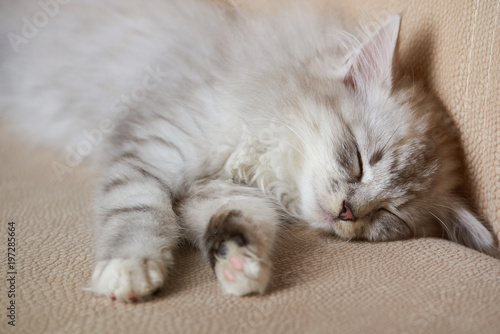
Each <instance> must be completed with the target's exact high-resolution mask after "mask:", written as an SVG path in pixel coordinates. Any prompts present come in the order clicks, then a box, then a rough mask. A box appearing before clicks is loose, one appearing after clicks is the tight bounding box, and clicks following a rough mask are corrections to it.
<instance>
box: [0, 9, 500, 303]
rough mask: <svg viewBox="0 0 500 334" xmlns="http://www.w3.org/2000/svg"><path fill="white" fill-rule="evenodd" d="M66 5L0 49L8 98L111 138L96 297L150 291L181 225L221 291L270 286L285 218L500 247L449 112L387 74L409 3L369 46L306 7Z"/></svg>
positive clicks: (66, 134) (54, 129)
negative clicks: (476, 205)
mask: <svg viewBox="0 0 500 334" xmlns="http://www.w3.org/2000/svg"><path fill="white" fill-rule="evenodd" d="M65 6H66V7H64V8H63V5H60V9H59V10H60V12H58V14H57V16H54V18H53V21H50V22H49V23H48V24H47V26H45V27H44V28H43V29H44V30H43V31H41V29H42V28H40V32H39V35H38V36H35V37H33V39H31V40H29V43H24V44H22V43H21V44H20V43H19V42H17V44H15V43H16V42H15V41H16V40H14V42H12V39H11V40H10V42H11V46H12V47H14V46H16V45H17V47H18V50H17V51H19V52H18V55H16V56H9V55H8V52H6V48H4V49H3V50H4V51H3V56H2V57H3V67H2V76H4V79H5V80H2V83H1V84H0V85H1V86H2V91H3V92H4V94H3V96H2V109H3V112H4V114H5V115H6V117H8V118H11V119H14V120H16V119H17V122H18V123H19V125H20V126H24V127H25V129H27V130H28V131H30V132H31V133H35V134H37V135H38V136H39V137H40V138H45V139H46V140H49V141H50V140H52V141H61V138H64V140H66V141H65V144H64V145H63V146H65V147H66V150H68V151H70V150H73V151H75V152H77V151H78V152H80V154H81V155H85V154H89V152H88V151H92V147H91V149H90V150H89V149H88V148H87V151H84V150H83V148H82V147H83V145H81V143H84V141H82V138H83V137H81V135H82V134H83V136H85V137H86V138H87V141H86V143H87V144H88V143H91V144H94V145H95V146H96V148H99V149H100V151H101V154H100V156H101V158H100V163H99V166H101V167H100V168H102V171H103V176H102V179H101V182H100V190H99V194H98V196H97V200H96V219H97V232H96V239H97V255H96V259H97V264H96V266H95V269H94V272H93V275H92V279H91V290H92V291H93V292H95V293H97V294H100V295H104V296H108V297H110V298H112V299H118V300H121V301H135V300H138V299H144V298H146V297H148V296H149V295H151V294H152V293H153V292H155V290H157V289H159V288H161V287H162V286H163V285H164V284H165V281H166V280H167V279H168V275H169V271H170V270H171V265H172V263H173V261H174V259H173V256H172V251H173V249H174V248H175V247H176V245H177V244H178V242H179V240H180V239H181V238H184V239H187V240H189V241H190V242H192V243H193V244H194V245H196V246H197V247H198V248H199V249H200V251H201V252H202V253H203V255H204V256H205V257H206V258H207V259H208V261H209V262H210V264H211V265H212V267H213V268H214V270H215V274H216V276H217V279H218V281H219V283H220V285H221V287H222V290H223V291H224V292H226V293H229V294H234V295H246V294H249V293H263V292H264V291H265V289H266V286H267V285H268V282H269V280H270V277H271V268H272V263H271V259H270V255H271V252H272V250H273V244H274V241H275V239H276V235H277V233H278V229H279V225H280V221H281V220H282V219H292V220H303V221H306V222H308V223H309V225H310V226H311V227H313V228H317V229H321V230H324V231H326V232H329V233H331V234H333V235H337V236H339V237H340V238H343V239H346V240H351V239H364V240H369V241H389V240H399V239H407V238H413V237H430V236H437V237H445V238H448V239H450V240H453V241H456V242H459V243H461V244H463V245H465V246H467V247H471V248H473V249H476V250H478V251H481V252H484V253H487V254H490V255H494V254H496V245H495V240H494V238H493V236H492V234H491V233H490V232H489V231H488V229H487V228H486V227H485V226H484V225H483V224H482V223H481V222H480V221H479V220H478V219H477V218H476V217H475V216H474V215H473V214H472V213H471V211H470V210H469V208H468V206H467V204H466V201H465V199H463V198H462V195H461V194H462V193H463V191H462V187H463V177H462V176H463V167H462V165H461V162H460V159H459V156H460V153H459V152H460V148H459V143H458V137H457V134H456V133H455V131H454V130H453V129H454V127H453V124H452V121H451V120H450V119H448V118H447V117H446V116H445V113H444V111H443V110H441V108H440V107H439V105H438V104H437V103H435V101H434V100H433V98H432V97H430V96H429V94H428V93H426V92H425V91H424V90H422V88H421V86H420V85H419V84H415V83H413V82H407V83H404V82H402V81H401V80H399V81H398V82H397V83H395V82H394V80H393V76H392V62H393V53H394V50H395V45H396V40H397V36H398V30H399V24H400V18H399V16H391V17H390V18H389V19H388V20H387V21H386V22H385V23H383V24H382V25H381V26H380V28H378V29H377V30H376V31H374V32H372V33H370V34H366V36H365V38H364V39H362V40H361V42H359V41H358V39H356V38H354V37H352V35H350V34H349V33H348V32H347V31H346V30H344V29H343V28H342V27H341V25H340V23H339V20H338V18H337V17H336V16H335V15H334V14H332V13H331V12H327V11H324V10H322V11H320V10H318V9H315V8H313V7H312V6H308V5H307V4H300V5H299V4H297V5H296V6H291V9H289V10H288V11H275V12H271V13H267V14H264V13H261V14H260V15H255V14H250V13H243V12H238V11H227V12H226V11H223V10H222V9H220V8H218V7H216V6H213V5H211V4H209V3H206V2H202V1H199V0H184V1H180V0H179V1H168V2H165V1H160V0H151V1H148V2H147V3H145V4H144V5H142V4H141V7H137V6H136V5H135V4H134V3H133V2H132V1H118V0H107V1H97V0H94V1H87V2H86V3H85V4H67V5H65ZM10 16H12V15H10ZM12 36H13V35H11V37H12ZM348 45H351V46H352V47H346V46H348ZM9 51H10V50H9ZM28 113H29V115H30V116H29V117H28V116H27V115H28ZM28 118H29V119H28ZM29 120H31V123H29V122H28V121H29ZM103 124H105V126H103ZM111 127H113V130H112V133H110V134H106V132H108V130H109V131H111ZM89 129H90V130H89ZM75 133H76V134H77V135H74V134H75ZM78 134H79V135H78ZM103 137H105V138H104V142H103V143H102V144H100V140H101V139H102V138H103ZM78 143H80V145H79V144H78ZM75 145H76V146H75ZM87 146H88V145H87ZM72 147H73V148H72ZM85 152H87V153H85Z"/></svg>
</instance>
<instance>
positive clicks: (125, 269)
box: [90, 258, 166, 302]
mask: <svg viewBox="0 0 500 334" xmlns="http://www.w3.org/2000/svg"><path fill="white" fill-rule="evenodd" d="M165 271H166V270H165V268H164V266H162V263H161V262H160V261H155V260H151V259H144V258H143V259H112V260H105V261H99V262H97V264H96V266H95V269H94V272H93V274H92V280H91V285H90V290H91V291H93V292H94V293H96V294H98V295H103V296H107V297H109V298H111V299H112V300H119V301H124V302H135V301H139V300H142V299H145V298H146V297H148V296H150V295H151V294H153V293H154V292H156V291H157V290H158V289H159V288H161V287H162V286H163V282H164V280H165Z"/></svg>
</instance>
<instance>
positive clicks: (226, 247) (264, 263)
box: [214, 237, 271, 296]
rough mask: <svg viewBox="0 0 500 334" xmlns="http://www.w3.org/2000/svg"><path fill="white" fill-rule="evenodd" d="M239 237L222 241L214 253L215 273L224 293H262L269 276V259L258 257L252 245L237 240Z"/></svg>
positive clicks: (238, 294)
mask: <svg viewBox="0 0 500 334" xmlns="http://www.w3.org/2000/svg"><path fill="white" fill-rule="evenodd" d="M239 240H240V239H239V237H236V238H232V239H229V240H226V241H224V242H223V243H222V244H221V245H220V247H219V251H218V253H217V254H216V255H215V259H216V262H215V268H214V269H215V274H216V276H217V279H218V280H219V283H220V285H221V287H222V290H223V291H224V292H225V293H228V294H232V295H236V296H243V295H248V294H251V293H260V294H262V293H264V291H265V289H266V287H267V284H268V283H269V279H270V277H271V266H270V263H269V260H266V259H262V258H259V257H258V256H257V255H256V254H255V252H254V251H252V250H251V248H252V247H249V246H248V245H243V244H242V243H241V242H238V241H239Z"/></svg>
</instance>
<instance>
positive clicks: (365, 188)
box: [293, 17, 498, 255]
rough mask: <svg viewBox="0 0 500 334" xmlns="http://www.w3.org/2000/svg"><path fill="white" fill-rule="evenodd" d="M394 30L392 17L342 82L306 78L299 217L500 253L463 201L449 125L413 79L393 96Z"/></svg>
mask: <svg viewBox="0 0 500 334" xmlns="http://www.w3.org/2000/svg"><path fill="white" fill-rule="evenodd" d="M398 29H399V18H398V17H391V18H390V19H389V20H388V22H387V23H386V24H385V25H384V26H382V27H381V28H380V29H379V30H378V31H377V32H376V33H375V34H374V35H373V36H372V37H371V38H370V39H368V40H367V41H366V42H365V43H363V45H362V46H361V48H360V50H358V52H357V53H355V54H353V55H351V56H350V58H349V59H348V62H347V66H346V71H345V72H344V74H343V76H342V77H339V78H337V79H335V78H333V79H332V80H329V78H326V77H325V76H322V75H321V74H319V76H318V74H317V73H318V72H315V73H316V74H315V75H316V76H317V77H318V78H320V79H319V80H317V81H315V80H306V82H307V84H306V85H305V87H306V91H307V92H305V95H307V96H310V95H311V94H309V95H308V92H314V94H312V95H313V96H314V102H311V100H312V99H309V100H307V99H302V100H303V101H306V102H303V103H296V105H299V106H301V107H300V108H299V109H300V113H299V114H298V117H299V118H302V119H303V120H302V121H300V122H297V126H300V127H301V129H302V136H301V138H300V139H301V142H302V152H301V153H302V158H303V163H302V173H301V176H300V178H299V180H298V182H297V184H298V187H299V192H300V196H301V205H302V207H301V209H302V214H303V215H304V218H305V219H306V220H307V221H308V222H309V223H310V224H311V225H312V226H313V227H317V228H320V229H322V230H326V231H328V232H333V233H335V234H337V235H338V236H340V237H342V238H344V239H367V240H372V241H384V240H396V239H404V238H409V237H419V236H442V237H446V238H449V239H451V240H453V241H456V242H458V243H461V244H463V245H466V246H468V247H471V248H474V249H476V250H479V251H482V252H485V253H488V254H491V255H497V254H498V250H497V248H496V242H495V240H494V238H493V237H492V234H491V232H490V231H488V229H487V228H486V227H485V226H484V225H483V224H482V223H481V222H480V221H479V220H478V219H477V218H476V217H475V216H474V214H472V213H471V211H470V210H469V209H468V206H467V205H466V204H465V203H464V200H463V198H462V197H461V196H462V194H463V193H462V192H461V189H462V187H463V184H462V183H463V170H462V164H461V162H460V158H459V155H460V154H459V152H460V149H459V141H458V137H457V136H456V134H455V132H454V129H453V123H452V122H451V120H450V119H449V118H448V117H447V116H445V112H444V110H442V108H441V107H440V106H439V105H438V104H437V103H436V101H435V100H433V98H432V97H430V96H429V94H428V93H427V92H426V91H424V90H423V89H422V88H421V87H420V86H418V85H415V84H414V83H413V82H409V83H408V84H407V85H406V88H399V89H393V82H392V56H393V51H394V47H395V45H396V39H397V33H398ZM321 80H323V82H321ZM302 81H304V80H302ZM311 86H314V87H311ZM293 96H294V98H296V99H299V100H300V99H301V98H300V94H297V93H295V94H294V95H293Z"/></svg>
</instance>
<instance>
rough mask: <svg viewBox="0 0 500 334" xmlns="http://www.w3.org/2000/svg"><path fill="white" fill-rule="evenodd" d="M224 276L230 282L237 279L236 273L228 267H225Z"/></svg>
mask: <svg viewBox="0 0 500 334" xmlns="http://www.w3.org/2000/svg"><path fill="white" fill-rule="evenodd" d="M224 277H225V278H226V279H227V280H228V281H230V282H233V281H234V280H235V279H236V277H235V276H234V274H233V273H232V272H230V271H229V270H227V269H224Z"/></svg>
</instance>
